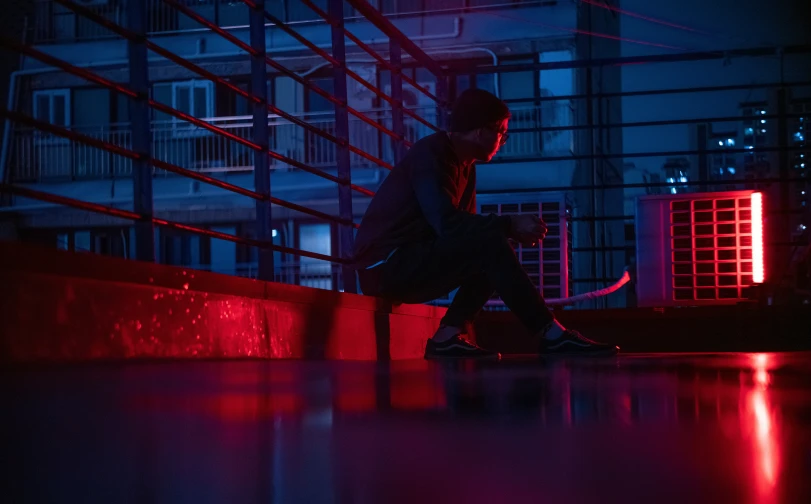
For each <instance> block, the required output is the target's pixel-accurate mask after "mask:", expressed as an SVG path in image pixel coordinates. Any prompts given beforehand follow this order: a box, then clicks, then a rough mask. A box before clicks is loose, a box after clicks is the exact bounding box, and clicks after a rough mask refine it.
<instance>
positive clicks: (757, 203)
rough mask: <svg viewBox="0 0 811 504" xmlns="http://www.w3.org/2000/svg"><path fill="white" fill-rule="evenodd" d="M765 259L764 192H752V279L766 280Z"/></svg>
mask: <svg viewBox="0 0 811 504" xmlns="http://www.w3.org/2000/svg"><path fill="white" fill-rule="evenodd" d="M765 276H766V274H765V267H764V261H763V194H762V193H759V192H755V193H752V281H753V282H754V283H763V281H764V280H765Z"/></svg>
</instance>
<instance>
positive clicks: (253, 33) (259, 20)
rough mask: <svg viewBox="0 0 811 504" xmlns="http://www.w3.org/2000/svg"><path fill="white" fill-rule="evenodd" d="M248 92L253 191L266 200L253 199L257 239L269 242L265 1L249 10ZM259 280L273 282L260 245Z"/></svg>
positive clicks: (269, 256)
mask: <svg viewBox="0 0 811 504" xmlns="http://www.w3.org/2000/svg"><path fill="white" fill-rule="evenodd" d="M249 17H250V37H251V47H252V48H253V49H255V50H256V54H254V55H251V93H252V94H253V95H254V96H256V97H257V98H259V100H260V102H259V103H254V104H253V141H254V143H255V144H257V145H259V146H260V147H261V148H262V149H261V150H257V151H254V153H253V180H254V185H255V189H254V190H255V191H256V192H258V193H259V194H261V195H263V196H265V197H266V198H267V199H263V200H256V239H257V240H259V241H263V242H266V243H272V240H273V225H272V222H271V214H270V212H271V209H270V199H269V198H270V164H269V162H268V148H269V145H268V137H269V135H268V106H267V102H268V96H267V65H266V64H265V55H266V52H267V51H266V48H265V0H254V6H253V8H251V10H250V14H249ZM258 256H259V270H258V272H257V275H258V276H257V278H258V279H259V280H265V281H269V282H270V281H273V250H271V249H269V248H265V247H262V248H260V249H259V251H258Z"/></svg>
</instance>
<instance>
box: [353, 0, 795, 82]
mask: <svg viewBox="0 0 811 504" xmlns="http://www.w3.org/2000/svg"><path fill="white" fill-rule="evenodd" d="M348 1H349V2H350V3H351V2H352V1H355V0H348ZM808 53H811V45H791V46H783V47H753V48H746V49H731V50H726V51H715V52H707V51H699V52H682V53H674V54H651V55H643V56H626V57H621V58H596V59H579V60H571V61H554V62H545V63H525V64H516V65H484V66H471V65H469V64H468V65H466V66H465V67H461V65H460V64H453V63H447V64H446V68H445V73H446V75H449V76H453V75H460V74H470V73H476V74H492V73H508V72H526V71H538V70H558V69H564V68H597V67H606V66H622V65H639V64H647V63H678V62H683V61H707V60H719V59H727V58H734V57H758V56H781V55H790V54H808Z"/></svg>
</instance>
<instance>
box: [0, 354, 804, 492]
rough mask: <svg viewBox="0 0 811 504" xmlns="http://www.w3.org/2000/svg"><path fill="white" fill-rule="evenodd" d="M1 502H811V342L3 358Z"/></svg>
mask: <svg viewBox="0 0 811 504" xmlns="http://www.w3.org/2000/svg"><path fill="white" fill-rule="evenodd" d="M0 376H2V381H1V382H0V383H2V389H0V390H2V392H3V398H4V400H5V403H6V404H5V406H6V407H5V408H4V412H3V414H2V418H3V420H2V421H3V423H4V426H3V433H4V434H3V437H4V438H5V440H4V443H3V445H4V448H3V450H2V451H3V457H4V458H5V459H6V460H5V461H4V467H5V470H4V471H3V479H4V480H5V482H4V484H3V487H4V489H5V490H4V494H5V495H10V496H11V499H10V500H7V499H6V498H4V499H3V500H4V501H5V502H14V503H18V502H48V503H51V502H82V503H96V502H98V503H130V502H132V503H164V502H166V503H170V502H171V503H177V502H194V503H252V502H257V503H258V502H263V503H287V502H290V503H299V502H300V503H321V502H325V503H433V502H439V503H453V502H466V503H480V502H481V503H500V502H504V503H523V502H533V503H535V502H564V503H568V502H572V503H581V502H582V503H586V502H599V503H608V502H623V503H645V502H656V503H669V502H674V503H676V502H678V503H683V502H690V503H695V502H715V503H717V502H734V503H747V502H752V503H767V502H768V503H771V502H775V503H776V502H781V503H782V502H798V503H808V502H811V429H810V427H811V400H809V399H811V389H809V385H811V354H809V353H797V354H726V355H695V354H682V355H663V354H660V355H625V356H622V357H619V358H611V359H593V360H551V361H537V360H534V359H507V360H505V361H502V362H498V363H470V362H459V363H453V364H438V363H430V362H424V361H413V362H412V361H408V362H392V363H367V362H295V361H273V362H258V361H242V362H175V363H137V364H127V365H112V364H107V365H92V366H79V367H72V366H68V367H59V368H38V369H33V368H28V369H24V370H23V369H16V370H8V369H6V370H4V371H3V372H2V374H0Z"/></svg>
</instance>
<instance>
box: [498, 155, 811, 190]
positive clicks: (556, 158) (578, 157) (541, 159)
mask: <svg viewBox="0 0 811 504" xmlns="http://www.w3.org/2000/svg"><path fill="white" fill-rule="evenodd" d="M804 150H807V147H801V146H788V147H758V148H757V149H724V150H723V152H724V154H743V153H746V152H757V153H763V152H794V151H804ZM718 152H719V151H714V150H685V151H651V152H624V153H620V152H611V153H607V154H579V155H574V156H548V157H539V158H532V159H531V161H533V162H536V163H545V162H547V163H548V162H551V161H579V160H585V159H595V158H596V159H625V158H644V157H660V156H661V157H677V156H697V155H699V154H718ZM526 161H529V159H525V158H498V159H497V160H496V162H497V163H523V162H526ZM705 183H706V184H710V183H714V182H705ZM671 185H678V184H671Z"/></svg>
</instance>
